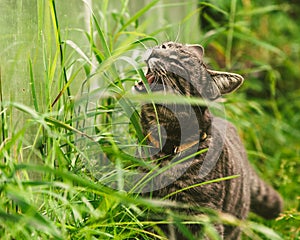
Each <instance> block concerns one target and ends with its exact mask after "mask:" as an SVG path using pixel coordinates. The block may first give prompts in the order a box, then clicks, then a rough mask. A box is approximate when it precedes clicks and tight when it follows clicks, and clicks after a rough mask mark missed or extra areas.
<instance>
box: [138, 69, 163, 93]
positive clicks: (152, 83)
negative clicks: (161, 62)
mask: <svg viewBox="0 0 300 240" xmlns="http://www.w3.org/2000/svg"><path fill="white" fill-rule="evenodd" d="M145 78H146V79H147V82H148V85H149V87H150V90H151V91H152V92H154V91H161V90H163V86H162V84H161V83H159V81H158V79H157V77H156V76H155V74H154V73H153V72H151V70H150V69H148V71H147V73H146V74H145ZM134 89H135V90H136V91H138V92H147V87H146V86H145V84H144V82H143V81H139V82H138V83H137V84H135V86H134Z"/></svg>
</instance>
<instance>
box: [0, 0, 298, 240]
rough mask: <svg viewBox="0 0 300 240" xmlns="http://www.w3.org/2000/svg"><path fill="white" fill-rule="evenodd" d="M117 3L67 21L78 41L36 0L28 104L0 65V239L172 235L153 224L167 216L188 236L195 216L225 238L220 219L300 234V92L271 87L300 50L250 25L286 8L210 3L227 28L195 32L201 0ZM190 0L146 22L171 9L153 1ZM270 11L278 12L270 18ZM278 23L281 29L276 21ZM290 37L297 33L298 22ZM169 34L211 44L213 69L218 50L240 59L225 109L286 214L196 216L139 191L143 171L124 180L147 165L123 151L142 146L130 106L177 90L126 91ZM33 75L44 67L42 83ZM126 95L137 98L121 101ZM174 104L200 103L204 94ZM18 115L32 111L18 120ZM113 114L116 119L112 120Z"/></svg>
mask: <svg viewBox="0 0 300 240" xmlns="http://www.w3.org/2000/svg"><path fill="white" fill-rule="evenodd" d="M110 3H111V1H102V2H101V4H99V6H97V7H96V6H95V9H93V8H92V12H91V13H90V20H89V21H90V29H88V30H86V29H76V30H74V29H71V30H70V29H69V31H76V32H77V33H78V32H79V33H80V34H82V37H83V39H85V45H84V47H82V46H81V45H80V44H78V43H77V42H76V39H69V38H68V32H67V31H63V29H62V27H61V22H60V19H59V16H60V15H59V12H63V10H62V9H59V6H60V5H59V4H58V2H57V1H54V0H52V1H38V3H37V4H38V25H39V26H38V29H39V31H41V32H42V33H43V34H42V37H41V36H39V42H38V44H39V47H40V58H41V60H42V61H41V62H42V64H39V62H38V61H37V60H36V59H35V58H34V57H29V58H28V61H27V62H28V69H29V74H28V76H24V81H27V82H28V84H29V85H30V92H31V100H30V104H27V103H19V102H16V101H14V99H4V98H3V92H4V91H5V89H3V88H2V83H3V81H6V80H4V79H3V78H2V77H1V71H3V69H0V100H1V105H0V127H1V130H0V137H1V142H0V159H1V163H0V220H1V221H0V236H1V239H49V238H50V239H153V238H154V237H156V238H157V239H166V238H165V237H164V236H163V233H160V232H159V229H157V226H159V225H161V224H166V223H175V225H177V226H178V228H179V229H181V230H182V231H183V232H184V233H185V234H186V235H189V232H188V231H187V229H186V228H185V227H184V223H189V224H200V225H202V226H204V228H203V229H204V231H205V232H206V234H207V235H208V236H210V237H211V238H212V239H219V236H218V235H217V233H216V232H215V230H214V228H213V224H214V223H218V222H225V223H227V224H231V225H236V226H240V227H241V229H242V230H243V232H244V235H245V237H244V238H245V239H281V238H282V239H297V238H298V237H299V234H300V233H299V232H300V231H299V196H297V191H298V185H299V183H300V179H299V174H298V173H299V171H300V169H299V145H298V144H299V140H300V139H299V134H298V133H299V131H300V130H299V126H298V122H299V116H298V115H297V114H295V113H296V112H297V111H298V110H299V106H297V104H295V105H293V104H290V103H293V102H295V103H298V102H299V99H298V97H297V96H298V95H297V94H293V93H285V94H283V93H282V92H280V91H279V92H278V91H277V89H276V86H277V85H278V83H280V84H281V82H284V81H286V79H287V78H289V77H290V78H292V77H293V76H294V75H293V74H295V73H297V70H295V73H292V72H291V76H287V77H285V76H282V75H280V74H279V72H278V71H279V70H277V69H276V66H277V65H278V63H279V64H280V65H281V68H284V67H286V68H289V69H291V68H296V67H297V68H298V65H299V58H298V59H297V58H296V57H295V56H294V55H293V56H294V61H295V62H290V61H289V60H284V59H286V58H288V56H287V55H285V54H287V53H283V51H282V50H281V43H278V44H276V41H275V40H274V39H275V38H276V35H271V36H270V37H269V38H268V39H262V38H261V37H259V35H260V34H262V32H263V30H264V29H263V28H259V27H258V28H256V29H255V30H253V31H252V30H251V29H250V25H251V24H252V25H253V26H257V25H259V23H260V19H261V18H262V17H263V15H266V14H269V13H274V11H280V9H281V8H280V5H275V4H273V2H272V1H270V6H269V7H268V6H266V7H259V6H252V7H253V9H241V8H239V6H238V3H237V1H232V2H231V9H229V10H227V9H223V8H222V6H216V5H212V4H209V6H212V7H213V6H214V9H215V10H216V11H221V12H223V14H224V15H225V16H226V17H228V28H227V26H223V27H220V28H215V29H212V31H211V32H210V33H209V34H207V33H204V34H202V35H201V36H198V35H197V34H193V35H191V33H192V32H193V30H192V29H191V30H189V28H190V27H191V26H194V21H195V16H196V17H197V16H198V15H197V14H198V13H199V11H200V10H201V6H200V9H198V10H197V6H196V4H195V1H187V2H186V3H176V4H171V3H170V4H164V3H163V2H162V1H158V0H155V1H150V2H149V3H148V4H147V5H144V6H141V7H140V9H139V10H138V11H136V12H132V11H130V9H129V5H128V1H123V0H120V1H118V4H117V6H113V7H112V6H111V5H110ZM271 3H272V4H271ZM184 4H188V6H189V7H190V8H189V12H187V13H186V17H184V19H183V20H181V21H180V20H177V21H174V23H172V22H171V23H165V24H164V25H159V26H156V28H155V29H154V30H153V29H152V28H153V26H152V27H149V26H151V24H153V23H154V22H155V20H157V17H160V18H163V16H164V15H163V14H161V15H155V14H153V13H155V11H156V10H158V9H163V11H164V12H168V11H171V10H172V7H182V6H184ZM284 6H285V7H287V5H284ZM248 7H249V6H248ZM112 8H114V9H112ZM190 9H193V11H190ZM284 9H285V8H284ZM99 10H100V11H99ZM250 10H251V11H250ZM280 14H286V13H285V12H282V13H280ZM267 18H269V20H270V21H272V20H273V19H274V18H275V16H273V15H270V16H269V15H268V16H267ZM246 21H250V22H248V23H247V22H246ZM261 21H262V20H261ZM289 21H291V20H289ZM178 22H179V23H180V24H178ZM247 24H249V25H247ZM188 27H189V28H188ZM277 27H278V28H279V26H277ZM178 28H180V29H183V30H178ZM255 31H256V32H255ZM274 31H275V34H276V33H278V32H279V31H280V29H275V30H274ZM174 32H176V34H174ZM178 33H179V34H178ZM177 35H178V36H177ZM168 36H169V37H170V36H171V37H170V38H173V37H174V38H175V37H177V38H178V39H167V38H168ZM292 36H293V37H294V38H295V39H299V38H298V37H299V31H298V32H296V31H295V32H294V35H292ZM164 40H178V41H186V42H187V41H188V40H190V42H192V43H195V42H196V43H202V42H203V43H205V45H206V47H207V48H208V50H207V51H206V56H207V61H208V62H209V63H210V64H211V65H212V66H213V67H214V68H218V67H219V66H218V62H217V60H215V59H214V57H215V56H213V54H212V53H214V50H217V51H216V52H218V53H219V54H220V55H218V56H219V57H221V59H223V60H224V61H225V62H224V63H225V65H224V67H225V69H226V68H227V70H230V69H228V68H235V69H236V70H237V71H240V73H242V74H244V75H245V78H246V83H245V86H244V87H243V88H242V89H241V90H239V92H237V93H235V94H233V95H232V96H229V97H228V98H227V102H225V109H226V117H227V118H228V119H229V120H231V121H233V122H234V123H235V125H236V126H237V127H238V129H239V130H240V134H241V136H242V138H243V140H244V142H245V144H246V147H247V150H248V155H249V159H250V160H251V162H252V163H253V164H254V166H255V167H256V169H257V170H258V172H259V173H260V175H261V176H262V177H263V178H264V179H266V180H267V181H269V182H271V183H272V184H273V185H275V187H276V188H277V189H279V191H280V192H281V193H282V195H283V197H284V198H285V205H286V210H287V211H286V212H285V213H284V214H283V215H282V216H281V217H280V218H279V219H278V220H274V221H263V220H261V219H260V218H258V217H256V216H253V215H251V221H244V222H241V221H239V220H237V219H235V218H233V217H231V216H228V215H226V214H220V213H216V212H213V211H210V210H206V209H201V210H202V211H203V212H204V213H206V214H205V215H203V216H200V217H199V218H195V217H193V216H185V215H184V214H179V213H178V212H176V211H175V210H174V209H175V208H189V207H191V206H188V205H180V206H178V205H177V204H176V203H173V202H169V201H167V199H166V200H164V201H162V200H150V199H144V198H141V197H139V196H138V194H137V193H136V192H135V191H136V190H137V189H141V188H142V186H143V184H145V181H147V179H146V180H145V181H144V182H143V181H141V182H138V183H137V184H136V185H133V187H132V188H131V189H126V181H125V180H126V179H125V177H124V173H126V171H127V170H130V171H132V170H134V169H136V168H137V167H138V166H140V165H142V166H144V167H150V166H148V165H147V163H141V161H140V160H139V159H138V158H136V157H134V156H130V155H129V154H128V153H126V152H125V153H124V151H123V150H122V149H127V148H128V147H132V148H133V149H139V148H142V147H144V146H143V136H142V134H141V130H140V126H139V125H138V112H135V107H136V106H135V105H134V106H132V105H131V104H133V103H134V104H137V105H138V104H141V103H142V102H145V101H156V102H160V101H171V100H172V96H171V97H163V96H161V95H155V94H153V95H151V94H150V95H149V96H148V97H147V99H143V98H144V97H143V96H133V95H131V93H130V91H131V90H130V89H131V86H132V85H133V83H134V82H135V81H137V80H140V79H142V78H143V70H142V68H143V64H144V63H143V60H142V56H141V54H142V53H143V52H144V51H145V48H147V47H149V46H153V45H156V44H157V43H160V42H162V41H164ZM282 41H283V40H282ZM87 46H88V47H87ZM298 46H299V45H298ZM286 48H288V46H286ZM209 49H211V51H209ZM297 61H298V62H297ZM248 62H250V63H251V64H250V65H251V66H249V63H248ZM224 63H223V64H224ZM284 64H286V66H285V65H284ZM36 72H40V73H42V74H39V76H43V79H42V80H41V79H39V78H37V77H36V75H35V73H36ZM285 73H286V71H285ZM262 78H263V79H262ZM262 81H263V83H262ZM280 84H279V85H280ZM283 91H285V90H283ZM253 92H254V93H255V94H253ZM265 92H267V94H266V93H265ZM126 97H127V98H130V101H132V102H130V101H129V102H126V101H124V102H121V104H120V99H125V100H126ZM169 98H170V99H169ZM287 99H288V101H289V102H288V104H287V102H286V100H287ZM176 101H178V102H185V103H186V102H188V103H191V104H203V101H202V100H199V99H186V98H178V99H177V100H176ZM132 109H134V111H133V110H132ZM133 112H134V114H133V117H132V115H131V114H132V113H133ZM12 116H14V117H15V116H16V118H13V117H12ZM19 116H25V117H24V118H25V123H24V124H23V125H21V126H20V125H18V122H19V119H18V117H19ZM118 116H120V121H116V118H117V117H118ZM121 120H122V121H124V122H125V124H124V122H122V121H121ZM114 128H116V129H118V130H120V131H121V133H125V134H124V135H123V136H121V137H122V138H120V140H124V139H125V140H126V139H129V140H130V139H133V142H131V141H129V140H128V141H127V142H121V143H119V142H117V141H115V138H114V137H115V135H116V134H117V133H116V132H114ZM123 128H124V130H123ZM28 133H30V134H28ZM137 140H139V141H137ZM95 156H97V157H99V159H100V158H101V159H103V158H105V157H108V158H109V159H108V160H109V162H110V164H112V165H113V167H114V168H113V169H111V168H109V167H110V166H108V165H107V166H106V165H105V167H107V168H104V167H103V165H100V168H99V165H97V164H99V163H97V162H96V163H94V161H95ZM87 163H89V164H90V165H88V164H87ZM143 164H144V165H143ZM93 167H95V168H93ZM101 167H102V168H101ZM98 168H99V169H98ZM232 177H234V176H232ZM142 180H144V179H142ZM223 180H226V179H225V178H224V179H217V180H212V181H223ZM148 181H149V179H148ZM139 184H140V185H139ZM201 184H208V183H201ZM109 186H114V188H110V187H109ZM191 187H192V186H191ZM118 190H119V191H118ZM184 190H185V189H182V191H184ZM297 197H298V198H297ZM158 216H161V217H160V218H159V217H158ZM151 228H154V229H157V230H158V231H157V233H154V232H151V231H150V230H149V229H151ZM280 236H281V237H280ZM191 239H192V238H191Z"/></svg>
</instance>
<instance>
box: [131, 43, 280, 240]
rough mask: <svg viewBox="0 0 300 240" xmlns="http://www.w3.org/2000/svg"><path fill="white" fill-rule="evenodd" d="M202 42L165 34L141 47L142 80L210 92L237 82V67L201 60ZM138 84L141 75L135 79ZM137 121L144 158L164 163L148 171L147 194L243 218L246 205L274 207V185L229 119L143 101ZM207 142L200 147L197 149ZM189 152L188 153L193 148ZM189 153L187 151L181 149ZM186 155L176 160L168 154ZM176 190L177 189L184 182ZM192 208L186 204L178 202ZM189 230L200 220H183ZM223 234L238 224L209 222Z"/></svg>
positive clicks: (175, 89)
mask: <svg viewBox="0 0 300 240" xmlns="http://www.w3.org/2000/svg"><path fill="white" fill-rule="evenodd" d="M202 56H203V48H202V47H201V46H199V45H182V44H179V43H172V42H169V43H167V44H164V45H162V46H159V47H155V48H153V49H152V50H150V52H148V58H147V59H146V62H147V65H148V68H149V70H148V73H147V75H146V78H147V80H148V83H149V87H150V88H151V89H152V90H154V91H156V90H159V91H164V92H171V93H173V94H174V93H175V94H181V95H185V96H195V97H202V98H203V99H208V100H214V99H216V98H218V97H219V96H221V95H222V94H225V93H229V92H232V91H233V90H235V89H236V88H238V87H239V86H240V85H241V84H242V82H243V78H242V77H241V76H239V75H237V74H233V73H225V72H217V71H212V70H209V69H207V68H206V67H205V65H204V64H203V61H202ZM136 89H137V90H138V91H144V90H145V86H144V84H142V83H139V85H137V86H136ZM141 124H142V127H143V131H144V134H145V136H147V138H148V143H149V145H152V147H153V149H154V152H153V156H152V159H156V160H157V164H159V165H160V167H165V166H168V165H172V164H173V165H172V167H170V169H168V170H166V171H165V172H164V173H162V174H160V175H159V176H157V177H156V178H155V179H154V183H153V191H152V192H151V195H152V197H154V198H163V197H165V196H167V195H169V194H172V193H174V192H176V191H179V192H178V193H176V194H174V195H171V196H170V197H169V198H168V199H170V200H174V201H177V202H181V203H186V204H189V205H191V206H195V207H208V208H212V209H215V210H217V211H221V212H225V213H229V214H232V215H233V216H235V217H237V218H239V219H245V218H246V217H247V215H248V213H249V211H253V212H255V213H257V214H258V215H261V216H263V217H265V218H274V217H276V216H277V215H278V214H279V213H280V212H281V210H282V200H281V198H280V196H279V195H278V193H277V192H276V191H275V190H273V188H271V187H270V186H269V185H267V184H266V183H264V182H263V181H262V180H261V179H260V178H259V177H258V176H257V175H256V173H255V172H254V170H253V169H252V167H251V166H250V165H249V163H248V160H247V155H246V152H245V149H244V147H243V144H242V142H241V140H240V138H239V136H238V133H237V131H236V129H235V127H234V126H233V125H232V124H231V123H229V122H228V121H226V120H223V119H220V118H215V117H213V116H212V115H211V113H210V111H209V109H208V107H207V106H197V105H193V106H190V105H187V104H170V103H168V104H156V105H153V104H150V103H149V104H145V105H144V106H143V107H142V111H141ZM204 149H208V151H206V152H203V153H201V154H195V153H197V152H198V151H200V150H204ZM193 154H194V155H193ZM190 155H193V157H188V156H190ZM181 159H186V160H184V161H181V162H180V163H178V164H174V162H176V161H180V160H181ZM234 175H239V177H237V178H234V179H231V180H226V181H219V182H215V183H210V184H205V185H201V186H199V185H198V186H196V187H193V188H188V187H189V186H192V185H195V184H197V183H201V182H205V181H210V180H214V179H219V178H224V177H229V176H234ZM185 188H187V189H186V190H184V191H180V190H181V189H185ZM186 212H187V213H189V214H195V215H197V212H195V210H194V209H191V210H186ZM188 228H189V229H190V231H191V232H192V234H193V235H194V236H195V237H197V236H198V237H199V236H200V235H199V234H200V229H201V228H200V225H197V224H193V225H192V224H191V225H189V226H188ZM162 229H163V231H164V232H165V233H166V234H167V235H168V237H169V239H185V238H184V236H182V235H181V233H180V231H179V230H177V229H176V228H172V226H171V227H170V226H167V225H165V226H163V227H162ZM216 229H217V230H218V232H219V234H220V236H222V237H223V238H224V239H230V240H233V239H239V237H240V230H239V228H235V227H229V226H223V225H222V224H220V225H216Z"/></svg>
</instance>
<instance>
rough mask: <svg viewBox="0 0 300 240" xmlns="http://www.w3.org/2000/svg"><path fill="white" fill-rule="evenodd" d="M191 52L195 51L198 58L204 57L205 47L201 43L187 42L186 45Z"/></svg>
mask: <svg viewBox="0 0 300 240" xmlns="http://www.w3.org/2000/svg"><path fill="white" fill-rule="evenodd" d="M186 46H187V47H188V48H189V49H190V50H191V52H193V53H195V54H196V55H197V57H198V58H202V57H203V55H204V48H203V47H202V46H201V45H199V44H187V45H186Z"/></svg>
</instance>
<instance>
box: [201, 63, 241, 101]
mask: <svg viewBox="0 0 300 240" xmlns="http://www.w3.org/2000/svg"><path fill="white" fill-rule="evenodd" d="M207 72H208V74H209V75H210V77H211V78H212V80H213V81H214V83H215V84H216V86H217V87H218V89H219V91H220V93H221V94H222V95H223V94H227V93H231V92H233V91H235V90H236V89H238V88H239V87H240V86H241V85H242V84H243V82H244V78H243V77H242V76H241V75H239V74H236V73H229V72H220V71H214V70H210V69H207Z"/></svg>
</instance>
